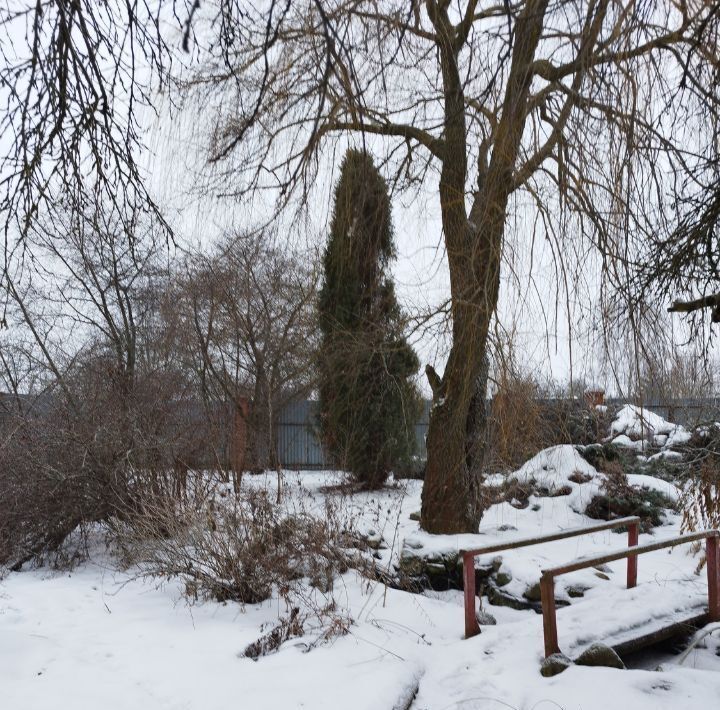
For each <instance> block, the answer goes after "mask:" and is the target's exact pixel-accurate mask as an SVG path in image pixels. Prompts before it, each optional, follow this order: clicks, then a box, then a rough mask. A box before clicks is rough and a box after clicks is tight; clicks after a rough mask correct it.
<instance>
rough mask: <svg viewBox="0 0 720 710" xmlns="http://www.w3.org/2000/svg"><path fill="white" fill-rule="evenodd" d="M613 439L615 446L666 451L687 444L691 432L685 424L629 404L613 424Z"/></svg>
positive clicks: (611, 438) (611, 435)
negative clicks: (652, 448) (676, 422)
mask: <svg viewBox="0 0 720 710" xmlns="http://www.w3.org/2000/svg"><path fill="white" fill-rule="evenodd" d="M609 438H610V440H611V441H612V443H613V444H615V446H622V447H623V448H626V449H634V450H636V451H638V452H639V453H642V452H643V451H645V450H646V449H647V448H649V447H650V446H654V447H657V448H660V449H661V450H663V451H665V450H668V449H672V447H673V446H681V445H682V444H686V443H687V442H688V441H690V439H691V438H692V434H691V433H690V432H689V431H688V430H687V429H686V428H685V427H683V426H682V425H680V424H673V423H672V422H668V421H666V420H665V419H663V418H662V417H661V416H660V415H659V414H655V412H651V411H650V410H649V409H645V408H643V407H638V406H636V405H634V404H626V405H625V406H624V407H623V408H622V409H620V411H619V412H618V413H617V415H616V417H615V419H614V420H613V422H612V424H611V425H610V437H609Z"/></svg>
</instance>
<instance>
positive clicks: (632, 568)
mask: <svg viewBox="0 0 720 710" xmlns="http://www.w3.org/2000/svg"><path fill="white" fill-rule="evenodd" d="M639 535H640V524H639V523H630V524H629V525H628V547H637V544H638V538H639ZM637 564H638V556H637V555H630V556H629V557H628V558H627V588H628V589H631V588H632V587H635V586H637Z"/></svg>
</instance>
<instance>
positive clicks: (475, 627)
mask: <svg viewBox="0 0 720 710" xmlns="http://www.w3.org/2000/svg"><path fill="white" fill-rule="evenodd" d="M463 592H464V594H465V638H466V639H469V638H470V637H471V636H477V635H478V634H479V633H480V626H479V624H478V621H477V616H475V557H474V556H473V555H472V554H468V553H465V554H464V555H463Z"/></svg>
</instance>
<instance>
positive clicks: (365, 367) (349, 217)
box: [319, 150, 420, 488]
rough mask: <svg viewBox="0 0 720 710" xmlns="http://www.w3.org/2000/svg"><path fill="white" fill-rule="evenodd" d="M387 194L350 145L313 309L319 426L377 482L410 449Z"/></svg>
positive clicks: (407, 384)
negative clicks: (318, 334)
mask: <svg viewBox="0 0 720 710" xmlns="http://www.w3.org/2000/svg"><path fill="white" fill-rule="evenodd" d="M394 257H395V248H394V243H393V227H392V219H391V210H390V196H389V194H388V190H387V185H386V183H385V181H384V180H383V178H382V176H381V175H380V173H379V172H378V170H377V168H376V167H375V165H374V163H373V161H372V158H371V157H370V156H369V155H368V154H367V153H366V152H363V151H358V150H348V152H347V153H346V154H345V158H344V160H343V164H342V169H341V174H340V180H339V181H338V184H337V187H336V189H335V207H334V212H333V218H332V225H331V232H330V238H329V240H328V244H327V248H326V250H325V255H324V276H323V284H322V289H321V292H320V299H319V310H320V327H321V330H322V336H323V340H322V346H321V355H320V400H321V401H320V404H321V425H322V430H323V436H324V439H325V443H326V446H327V447H328V449H329V451H330V453H331V455H332V456H333V458H334V459H335V461H336V463H337V464H338V465H340V466H342V467H343V468H345V469H347V470H348V471H350V472H351V473H352V475H353V476H354V477H355V479H356V480H357V481H358V482H359V483H361V484H362V485H363V486H366V487H368V488H374V487H377V486H381V485H382V484H383V483H384V482H385V480H386V479H387V476H388V474H389V472H390V471H391V470H392V469H393V468H394V467H397V466H400V465H403V464H404V463H406V462H407V461H408V459H409V458H410V456H411V455H412V453H413V449H414V424H415V421H416V419H417V417H418V413H419V401H420V400H419V395H418V392H417V387H416V385H415V383H414V380H413V377H414V375H415V373H416V372H417V369H418V359H417V356H416V355H415V353H414V352H413V350H412V348H411V347H410V345H409V344H408V342H407V340H406V338H405V335H404V333H403V322H402V321H403V319H402V312H401V309H400V307H399V305H398V302H397V298H396V296H395V289H394V286H393V283H392V279H391V277H390V275H389V269H388V266H389V264H390V262H391V261H392V259H393V258H394Z"/></svg>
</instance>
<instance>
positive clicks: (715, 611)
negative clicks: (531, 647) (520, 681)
mask: <svg viewBox="0 0 720 710" xmlns="http://www.w3.org/2000/svg"><path fill="white" fill-rule="evenodd" d="M703 539H704V540H705V549H706V555H707V562H706V566H707V578H708V619H709V620H710V621H720V569H719V567H718V561H719V558H720V531H718V530H699V531H697V532H694V533H688V534H687V535H679V536H677V537H671V538H667V539H665V540H658V541H657V542H649V543H646V544H645V545H635V546H633V547H632V548H628V549H624V550H616V551H615V552H610V553H608V554H604V555H594V556H593V557H584V558H578V559H575V560H573V561H572V562H568V563H567V564H564V565H559V566H558V567H551V568H549V569H544V570H542V576H541V577H540V600H541V604H542V614H543V637H544V641H545V656H546V657H547V656H550V655H552V654H553V653H559V652H560V647H559V645H558V636H557V619H556V610H555V577H559V576H560V575H562V574H567V573H569V572H576V571H577V570H581V569H586V568H588V567H597V566H598V565H601V564H606V563H607V562H614V561H616V560H621V559H624V558H628V561H630V559H634V560H635V574H634V577H633V578H632V579H631V577H630V574H628V583H627V586H628V588H631V587H634V586H635V585H636V584H637V556H638V555H642V554H645V553H646V552H655V551H656V550H663V549H665V548H668V547H675V546H677V545H682V544H685V543H688V542H697V541H699V540H703Z"/></svg>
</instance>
